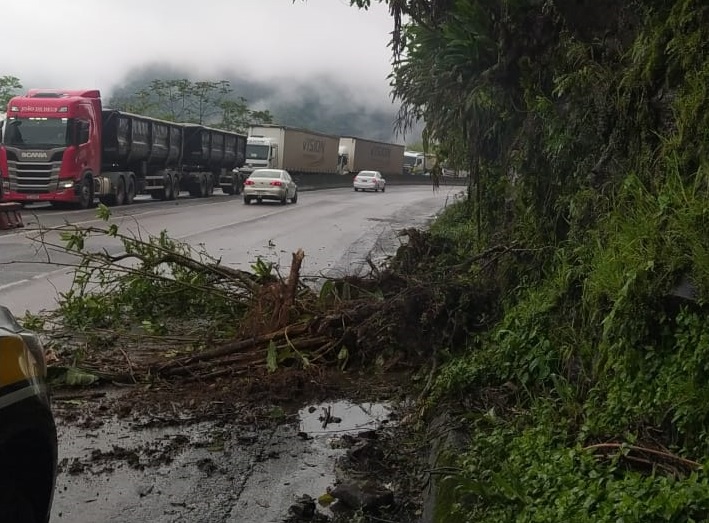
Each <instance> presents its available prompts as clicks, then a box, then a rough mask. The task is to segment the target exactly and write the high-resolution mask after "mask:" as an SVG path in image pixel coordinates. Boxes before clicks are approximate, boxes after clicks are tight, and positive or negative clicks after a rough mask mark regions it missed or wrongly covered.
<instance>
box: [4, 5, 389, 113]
mask: <svg viewBox="0 0 709 523" xmlns="http://www.w3.org/2000/svg"><path fill="white" fill-rule="evenodd" d="M2 21H3V29H2V32H1V34H2V37H3V38H2V40H3V42H4V45H3V50H2V52H0V76H4V75H13V76H16V77H18V78H19V79H20V80H21V81H22V83H23V86H24V87H25V88H31V87H47V88H50V87H51V88H54V87H56V88H59V87H64V88H90V87H91V88H93V87H97V88H99V89H101V90H102V91H103V92H104V94H106V95H110V93H111V90H112V88H113V87H115V86H117V85H120V84H122V83H123V82H124V81H125V80H126V75H127V74H128V73H129V71H131V69H133V68H139V67H141V66H145V65H149V64H155V63H167V64H174V65H176V66H178V67H181V68H182V67H187V68H189V69H190V70H191V71H193V79H194V80H198V79H204V80H207V79H209V80H219V79H222V76H220V75H224V76H226V75H225V74H224V73H226V72H228V73H229V76H232V75H233V76H243V77H245V78H269V79H270V78H274V79H278V81H279V82H287V79H288V78H293V79H298V80H300V79H305V78H308V77H313V76H317V75H332V76H333V77H335V78H338V79H340V80H342V81H343V82H346V83H348V84H349V85H350V86H352V87H354V88H355V90H356V91H357V92H359V93H360V96H362V97H363V98H364V97H366V98H369V99H371V101H372V103H373V104H375V105H380V104H381V105H385V104H389V103H390V96H389V91H390V88H389V85H388V81H387V79H386V76H387V75H388V74H389V72H390V71H391V61H390V60H391V51H390V49H389V47H388V46H387V44H388V42H389V38H390V32H391V30H392V20H391V18H390V17H389V15H388V11H387V7H386V6H385V5H380V4H376V5H373V6H372V8H371V9H370V10H369V11H367V12H365V11H359V10H358V9H356V8H354V7H350V6H349V2H348V0H307V1H306V2H303V1H302V0H296V2H295V3H293V2H292V1H291V0H33V1H32V2H29V1H28V0H25V1H15V2H3V9H2Z"/></svg>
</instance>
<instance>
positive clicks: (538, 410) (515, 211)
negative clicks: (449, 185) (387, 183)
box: [392, 0, 709, 522]
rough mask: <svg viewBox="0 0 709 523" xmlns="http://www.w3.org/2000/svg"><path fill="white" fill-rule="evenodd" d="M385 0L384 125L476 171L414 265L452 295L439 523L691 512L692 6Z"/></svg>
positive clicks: (698, 404)
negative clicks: (411, 118) (396, 41)
mask: <svg viewBox="0 0 709 523" xmlns="http://www.w3.org/2000/svg"><path fill="white" fill-rule="evenodd" d="M397 5H400V4H397ZM405 5H406V7H404V8H402V9H403V11H401V13H403V14H409V15H411V14H413V15H414V16H413V17H412V19H413V20H417V22H416V23H414V24H412V25H411V26H408V27H406V28H405V29H404V32H403V33H402V34H405V35H406V38H407V40H406V42H405V44H404V47H403V48H404V49H405V50H406V51H408V58H407V59H406V60H405V61H404V62H403V63H402V64H400V65H399V66H398V68H397V71H396V89H397V94H398V96H399V98H400V99H401V100H402V102H403V103H404V109H403V111H404V112H406V111H408V112H409V113H410V114H420V115H422V116H423V117H424V118H425V120H426V122H427V124H428V132H429V133H430V135H431V136H432V137H434V138H437V139H439V140H441V141H442V142H443V143H444V144H445V146H446V147H448V148H450V150H451V151H455V153H456V154H457V155H458V156H459V157H460V158H462V161H464V162H467V163H468V164H469V165H470V166H471V172H474V173H475V174H476V180H475V181H476V183H475V185H474V187H473V188H471V191H470V194H469V195H468V196H469V198H468V199H467V201H464V202H461V203H459V204H457V205H456V206H455V207H453V208H451V209H450V210H449V211H448V212H447V213H446V214H445V215H444V216H443V217H442V218H441V219H440V220H439V221H438V223H437V224H436V225H435V227H434V228H433V230H432V231H431V233H430V235H429V238H428V240H429V242H430V243H431V244H432V245H436V246H437V248H435V249H432V251H433V252H437V253H438V255H437V257H436V258H435V259H433V260H428V261H421V262H420V264H419V265H420V266H423V267H425V270H426V272H427V273H429V274H434V275H435V274H440V275H441V276H440V277H441V280H440V281H441V285H446V286H448V287H450V286H451V285H457V286H458V287H459V288H460V289H464V290H467V292H461V293H460V294H459V297H458V299H457V301H456V302H455V303H452V304H450V303H449V304H448V311H449V315H450V317H451V318H455V324H456V325H457V326H458V327H459V328H461V326H462V328H463V329H464V331H465V333H466V335H465V337H464V341H462V342H460V341H457V342H455V343H454V342H453V340H452V339H449V340H444V342H446V343H447V345H443V346H441V347H439V349H438V350H439V360H441V362H442V363H443V364H442V370H441V371H440V373H439V375H438V377H437V380H436V384H435V387H434V389H433V394H432V395H431V397H430V399H429V402H430V406H431V407H432V408H431V411H432V412H433V411H438V410H439V408H440V405H441V404H443V403H447V404H449V405H451V408H453V409H454V410H455V411H457V412H458V413H459V414H460V416H461V419H462V420H463V422H464V425H465V427H466V430H467V431H468V434H469V438H468V444H467V446H466V448H465V449H463V451H462V452H461V453H459V454H456V455H454V456H450V457H449V458H448V460H447V462H446V464H447V465H449V466H450V467H449V468H447V469H446V470H447V471H448V472H449V475H448V477H447V478H446V479H445V481H443V483H442V487H441V490H440V493H441V496H442V497H441V501H440V503H439V507H438V515H439V521H445V522H451V521H476V522H486V521H489V522H500V521H530V522H531V521H535V522H542V521H543V522H552V521H553V522H557V521H558V522H561V521H569V522H570V521H573V522H580V521H589V522H591V521H593V522H605V521H608V522H611V521H613V522H617V521H626V522H629V521H643V522H646V521H676V522H686V521H703V520H706V519H707V518H709V476H708V475H707V473H706V465H707V463H709V462H708V461H707V459H708V458H709V323H708V322H707V321H706V319H705V317H706V308H705V304H706V301H707V297H709V237H708V235H707V230H709V228H708V226H709V210H708V209H707V201H709V171H708V167H709V165H708V164H707V147H708V146H707V144H708V143H709V141H707V133H708V132H709V126H708V125H707V124H708V123H709V122H707V115H709V111H708V110H707V109H709V104H708V103H707V101H708V100H707V96H708V94H709V90H708V89H707V86H708V85H709V82H708V80H709V60H708V58H707V57H709V54H708V53H707V50H708V49H709V6H707V5H705V3H703V2H701V1H699V0H678V1H669V2H665V1H659V0H656V1H644V2H640V1H631V0H621V1H615V2H611V1H596V2H591V1H582V2H576V1H571V0H560V1H557V2H534V1H531V0H529V1H523V0H520V1H502V0H497V1H491V2H488V1H474V2H462V1H461V2H443V1H433V2H420V1H410V2H407V3H406V4H405ZM392 9H393V11H395V12H399V11H398V10H399V9H400V7H397V6H393V7H392ZM431 73H432V74H431ZM481 289H485V292H484V293H483V292H481Z"/></svg>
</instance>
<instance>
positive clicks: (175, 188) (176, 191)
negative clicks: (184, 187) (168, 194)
mask: <svg viewBox="0 0 709 523" xmlns="http://www.w3.org/2000/svg"><path fill="white" fill-rule="evenodd" d="M179 196H180V178H179V177H178V176H173V177H172V198H171V199H172V200H177V198H179Z"/></svg>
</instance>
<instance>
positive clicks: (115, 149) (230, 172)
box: [0, 89, 246, 209]
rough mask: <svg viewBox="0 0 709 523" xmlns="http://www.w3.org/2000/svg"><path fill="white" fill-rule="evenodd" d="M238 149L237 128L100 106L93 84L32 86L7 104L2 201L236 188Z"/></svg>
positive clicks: (77, 201)
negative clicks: (75, 87)
mask: <svg viewBox="0 0 709 523" xmlns="http://www.w3.org/2000/svg"><path fill="white" fill-rule="evenodd" d="M245 154H246V136H245V135H243V134H239V133H234V132H228V131H223V130H219V129H212V128H210V127H207V126H203V125H195V124H186V123H176V122H168V121H164V120H158V119H155V118H150V117H147V116H140V115H135V114H131V113H127V112H123V111H118V110H112V109H104V108H103V107H102V103H101V94H100V92H99V91H98V90H58V89H32V90H30V91H29V92H28V93H27V94H26V95H24V96H17V97H14V98H12V99H11V100H10V102H9V103H8V107H7V120H6V122H5V129H4V132H3V139H2V147H0V182H1V183H2V191H1V193H2V199H3V201H11V202H21V203H29V202H42V201H44V202H51V203H52V204H54V205H58V206H60V205H73V206H78V207H80V208H84V209H85V208H88V207H90V206H91V205H92V204H93V202H94V198H99V200H100V201H101V202H103V203H105V204H107V205H121V204H130V203H132V202H133V198H134V197H135V195H136V194H149V195H150V196H152V197H153V198H155V199H162V200H172V199H174V198H176V197H177V196H178V195H179V193H180V191H182V190H187V191H189V193H190V195H191V196H195V197H206V196H209V195H211V193H212V191H213V189H214V187H221V188H222V190H223V191H224V192H226V193H227V194H238V193H239V192H240V191H241V188H242V183H243V179H242V178H243V175H241V174H240V173H239V172H238V168H239V167H241V166H242V165H243V163H244V160H245Z"/></svg>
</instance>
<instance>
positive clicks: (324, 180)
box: [293, 174, 468, 191]
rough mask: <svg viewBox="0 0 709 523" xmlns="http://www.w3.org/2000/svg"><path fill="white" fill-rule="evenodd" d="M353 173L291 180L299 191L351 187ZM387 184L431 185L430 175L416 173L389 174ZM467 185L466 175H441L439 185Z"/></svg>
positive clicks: (301, 175)
mask: <svg viewBox="0 0 709 523" xmlns="http://www.w3.org/2000/svg"><path fill="white" fill-rule="evenodd" d="M354 176H355V175H354V174H296V175H294V176H293V180H294V181H295V183H296V184H297V185H298V190H299V191H315V190H318V189H336V188H340V187H352V182H353V180H354ZM384 178H385V179H386V183H387V185H432V182H431V178H430V176H421V175H416V174H390V175H388V176H385V177H384ZM448 185H452V186H459V187H466V186H467V185H468V178H467V177H455V176H443V177H441V186H448Z"/></svg>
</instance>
